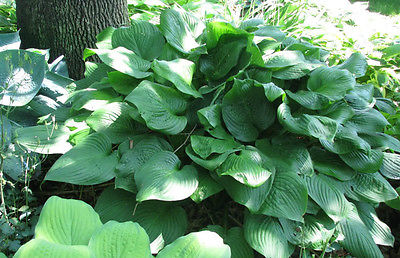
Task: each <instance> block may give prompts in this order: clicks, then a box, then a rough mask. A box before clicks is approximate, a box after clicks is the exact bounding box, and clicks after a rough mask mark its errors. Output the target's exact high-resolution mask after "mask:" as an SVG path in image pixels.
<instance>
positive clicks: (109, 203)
mask: <svg viewBox="0 0 400 258" xmlns="http://www.w3.org/2000/svg"><path fill="white" fill-rule="evenodd" d="M159 22H160V24H159V25H158V26H155V25H153V24H151V23H149V22H146V21H133V22H132V24H131V26H130V27H125V28H118V29H116V28H108V29H106V30H105V31H103V32H102V33H100V35H99V36H98V43H97V48H96V49H87V50H86V51H85V53H84V58H88V57H90V56H92V55H97V56H98V57H99V58H100V59H101V60H102V62H103V63H99V64H95V63H90V62H88V63H87V71H86V78H85V79H83V80H81V81H76V82H74V83H73V85H74V87H75V88H76V89H75V90H74V91H73V92H71V93H68V94H64V95H62V96H59V97H60V99H63V101H64V103H69V104H68V105H69V106H68V108H69V113H68V118H65V117H64V118H59V117H57V116H53V119H52V120H51V121H50V122H49V123H50V124H47V125H37V126H34V127H25V128H21V129H19V130H18V133H17V135H16V137H15V141H16V143H18V144H19V145H21V146H23V147H24V148H26V149H28V150H30V151H33V152H35V151H36V152H41V151H40V150H46V153H54V154H56V153H57V154H63V155H62V156H61V157H60V158H59V159H58V160H57V161H56V162H55V163H54V165H53V166H52V167H51V169H50V170H49V172H48V173H47V174H46V176H45V179H44V180H45V182H46V181H58V182H65V183H71V184H77V185H95V184H100V183H104V182H108V181H110V180H112V179H114V178H115V181H114V182H115V188H116V189H114V188H113V187H112V188H110V189H107V190H105V191H104V192H103V194H102V195H101V196H100V198H99V199H98V201H97V203H96V206H95V210H96V211H97V213H98V214H99V216H100V219H101V221H102V222H103V223H106V222H107V221H110V220H116V221H120V222H123V221H128V220H133V221H136V222H138V223H139V224H140V226H141V227H143V228H144V230H145V231H146V232H147V234H148V236H149V241H150V243H151V244H150V249H151V252H152V253H153V254H156V253H158V252H160V254H161V253H162V252H164V251H163V250H166V249H167V247H168V245H169V244H171V243H173V242H174V241H175V239H177V238H179V237H181V236H183V235H184V234H185V233H186V232H187V226H188V224H190V221H188V216H187V214H186V210H185V209H184V208H185V207H187V206H191V205H192V206H193V204H192V203H193V202H195V203H198V205H199V206H201V205H202V203H204V202H207V201H208V200H210V199H212V198H213V197H217V198H219V199H221V200H222V203H220V206H218V209H221V210H222V215H220V214H210V215H209V216H210V218H213V219H210V220H211V221H214V222H216V223H212V224H213V225H201V226H202V227H204V228H207V229H208V230H209V231H215V232H217V233H218V234H219V235H220V236H221V237H222V238H223V240H224V242H225V243H226V244H228V245H229V246H230V251H231V255H232V256H233V257H252V256H253V255H254V251H253V250H255V251H257V252H258V253H261V254H262V255H264V256H266V257H288V256H290V255H292V254H293V252H294V251H295V249H296V252H298V253H299V252H300V253H301V255H308V254H310V252H316V253H318V254H321V255H324V254H326V253H327V252H333V251H336V252H337V251H339V250H341V249H344V250H346V252H349V253H350V254H351V255H353V256H356V257H382V254H381V252H380V250H379V248H378V247H377V244H379V245H388V246H391V245H393V241H394V238H393V236H392V235H391V232H390V229H389V228H388V227H387V226H386V225H385V224H384V223H383V222H381V221H380V220H379V218H378V217H377V216H376V214H375V211H374V208H375V206H376V205H377V204H379V203H381V202H386V201H390V200H393V199H396V198H398V194H397V192H396V191H395V189H393V188H392V186H391V185H390V184H389V183H388V181H387V180H386V178H390V179H398V178H399V175H398V173H399V172H398V167H399V162H400V159H399V155H398V154H396V152H399V150H400V143H399V141H398V140H396V139H395V138H394V137H392V136H390V135H388V134H386V133H385V129H386V128H387V126H388V125H389V122H388V121H387V119H386V118H385V117H384V116H383V115H382V114H381V113H380V112H379V110H378V109H379V104H377V103H379V101H378V100H377V98H376V97H377V96H376V93H375V90H374V86H373V85H371V84H366V83H364V84H359V83H358V82H357V78H361V77H363V76H364V75H365V73H366V71H367V62H366V58H365V57H364V56H363V55H361V54H358V53H354V54H353V55H352V56H351V57H350V58H349V59H348V60H347V61H346V62H344V63H341V64H339V65H334V66H327V65H326V60H327V58H328V57H329V53H328V52H327V51H325V50H323V49H321V48H320V47H317V46H314V45H312V44H310V43H306V42H303V41H300V40H296V39H295V38H292V37H289V36H287V35H286V34H285V33H284V32H282V31H281V30H279V28H278V27H275V26H269V25H265V22H264V21H263V20H260V19H251V20H245V21H243V22H242V23H241V25H240V26H238V27H235V26H233V25H232V24H230V23H227V22H223V21H206V22H204V21H202V20H199V19H198V18H196V17H195V16H193V15H192V14H190V13H188V12H185V11H183V10H182V9H180V8H174V9H167V10H164V11H162V12H161V15H160V19H159ZM139 35H140V36H139ZM379 97H380V101H383V102H385V103H391V100H389V99H385V98H382V97H381V96H379ZM49 125H50V126H51V128H52V130H51V131H50V133H49V131H48V130H47V129H46V128H47V127H48V126H49ZM35 136H36V138H35ZM38 139H40V141H39V140H38ZM66 146H68V148H66ZM229 202H233V203H235V205H236V206H235V209H234V210H232V209H230V207H227V205H224V204H226V203H229ZM219 216H221V218H219ZM228 218H229V219H230V220H229V221H230V222H229V223H228V222H227V221H228ZM232 221H233V222H235V226H233V225H234V223H232ZM164 246H166V247H164ZM221 248H222V247H221Z"/></svg>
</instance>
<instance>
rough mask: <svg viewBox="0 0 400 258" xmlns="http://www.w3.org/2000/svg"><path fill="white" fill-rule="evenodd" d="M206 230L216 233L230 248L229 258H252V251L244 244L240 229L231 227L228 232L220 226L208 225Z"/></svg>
mask: <svg viewBox="0 0 400 258" xmlns="http://www.w3.org/2000/svg"><path fill="white" fill-rule="evenodd" d="M206 229H207V230H210V231H213V232H215V233H217V234H218V235H219V236H220V237H222V238H223V239H224V243H225V244H227V245H229V247H230V248H231V258H253V257H254V251H253V249H252V248H251V247H250V246H249V244H248V243H247V242H246V240H245V238H244V233H243V229H242V228H239V227H233V228H230V229H229V230H225V229H224V228H223V227H221V226H217V225H210V226H207V228H206Z"/></svg>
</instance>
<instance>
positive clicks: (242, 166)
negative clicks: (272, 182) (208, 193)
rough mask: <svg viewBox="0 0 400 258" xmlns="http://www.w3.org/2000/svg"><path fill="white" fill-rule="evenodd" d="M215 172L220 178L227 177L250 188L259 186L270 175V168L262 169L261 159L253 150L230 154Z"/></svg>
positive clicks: (247, 149) (255, 150)
mask: <svg viewBox="0 0 400 258" xmlns="http://www.w3.org/2000/svg"><path fill="white" fill-rule="evenodd" d="M216 172H217V173H218V175H220V176H227V175H229V176H231V177H233V178H234V179H235V180H237V181H239V182H240V183H242V184H245V185H247V186H250V187H259V186H261V185H262V184H264V183H265V181H267V180H268V179H269V178H270V176H271V175H272V173H271V168H265V167H263V160H262V157H261V155H260V154H259V153H258V151H257V149H255V148H246V149H245V150H241V151H240V153H239V154H236V153H232V154H230V155H229V156H228V158H227V159H226V160H225V161H224V163H222V165H221V166H220V167H219V168H217V170H216Z"/></svg>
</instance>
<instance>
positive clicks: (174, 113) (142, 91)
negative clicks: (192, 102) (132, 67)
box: [125, 81, 187, 134]
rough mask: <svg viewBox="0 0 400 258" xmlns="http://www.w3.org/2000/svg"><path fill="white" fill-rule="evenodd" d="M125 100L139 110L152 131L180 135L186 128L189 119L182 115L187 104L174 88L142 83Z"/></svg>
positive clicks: (146, 82) (148, 82)
mask: <svg viewBox="0 0 400 258" xmlns="http://www.w3.org/2000/svg"><path fill="white" fill-rule="evenodd" d="M125 100H126V101H128V102H131V103H133V104H134V105H135V106H136V107H137V108H138V110H139V113H140V115H141V116H142V117H143V119H144V120H145V121H146V124H147V126H148V127H149V128H150V129H152V130H156V131H160V132H162V133H165V134H178V133H180V132H182V131H183V129H185V127H186V124H187V118H186V117H184V116H182V114H183V113H184V112H185V110H186V107H187V102H186V100H185V99H184V98H183V96H182V95H181V94H180V93H179V92H178V91H176V90H174V89H173V88H170V87H167V86H163V85H160V84H157V83H154V82H150V81H142V82H141V83H140V84H139V85H138V86H137V87H136V88H135V89H134V90H133V91H132V92H131V94H129V95H128V96H127V97H126V99H125Z"/></svg>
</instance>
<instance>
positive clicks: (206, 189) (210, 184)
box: [190, 169, 223, 203]
mask: <svg viewBox="0 0 400 258" xmlns="http://www.w3.org/2000/svg"><path fill="white" fill-rule="evenodd" d="M197 171H198V176H199V185H198V186H197V189H196V191H195V192H194V193H193V194H192V195H191V196H190V199H192V200H193V201H194V202H195V203H200V202H202V201H203V200H205V199H207V198H208V197H210V196H212V195H214V194H217V193H219V192H220V191H222V190H223V187H222V186H221V185H220V184H219V183H217V182H216V181H215V180H214V179H212V177H211V176H210V175H209V173H208V171H203V170H199V169H198V170H197Z"/></svg>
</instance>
